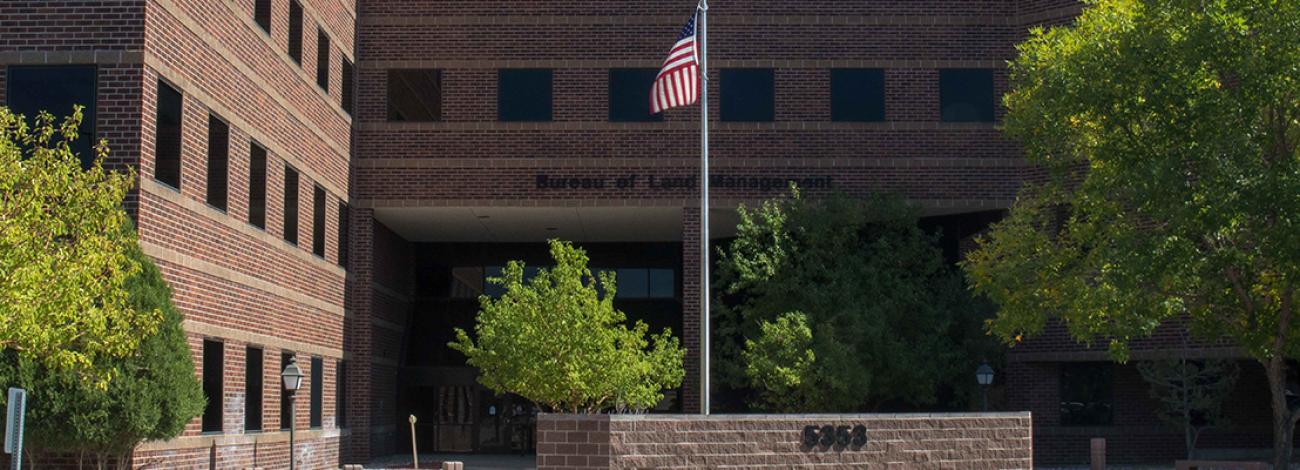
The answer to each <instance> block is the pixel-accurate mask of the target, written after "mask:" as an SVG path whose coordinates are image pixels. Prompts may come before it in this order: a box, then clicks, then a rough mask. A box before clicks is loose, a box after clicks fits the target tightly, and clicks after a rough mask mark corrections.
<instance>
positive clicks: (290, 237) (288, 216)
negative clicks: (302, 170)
mask: <svg viewBox="0 0 1300 470" xmlns="http://www.w3.org/2000/svg"><path fill="white" fill-rule="evenodd" d="M284 241H286V242H289V243H292V244H294V245H297V244H298V171H297V170H294V169H293V167H290V166H288V165H285V166H284Z"/></svg>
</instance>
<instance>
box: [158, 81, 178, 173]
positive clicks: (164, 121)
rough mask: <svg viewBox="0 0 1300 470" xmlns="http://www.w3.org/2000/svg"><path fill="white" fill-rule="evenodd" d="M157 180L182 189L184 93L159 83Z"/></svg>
mask: <svg viewBox="0 0 1300 470" xmlns="http://www.w3.org/2000/svg"><path fill="white" fill-rule="evenodd" d="M154 129H155V132H154V152H153V155H154V162H153V177H154V179H156V180H158V181H159V182H161V183H163V184H166V185H168V186H171V187H173V188H176V189H180V188H181V92H179V91H176V89H175V88H172V87H171V86H170V85H168V84H166V83H163V82H162V81H159V82H158V118H157V124H156V125H155V126H154Z"/></svg>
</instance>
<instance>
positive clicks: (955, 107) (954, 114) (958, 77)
mask: <svg viewBox="0 0 1300 470" xmlns="http://www.w3.org/2000/svg"><path fill="white" fill-rule="evenodd" d="M993 101H994V98H993V71H992V70H984V69H951V70H940V71H939V113H940V119H941V120H942V121H943V122H993Z"/></svg>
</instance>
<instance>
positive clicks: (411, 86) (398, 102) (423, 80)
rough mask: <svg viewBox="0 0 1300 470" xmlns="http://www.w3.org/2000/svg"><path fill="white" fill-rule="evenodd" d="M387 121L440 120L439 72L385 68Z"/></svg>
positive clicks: (440, 94)
mask: <svg viewBox="0 0 1300 470" xmlns="http://www.w3.org/2000/svg"><path fill="white" fill-rule="evenodd" d="M388 120H389V121H407V122H429V121H441V120H442V71H441V70H433V69H392V70H389V71H388Z"/></svg>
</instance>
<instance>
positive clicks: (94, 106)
mask: <svg viewBox="0 0 1300 470" xmlns="http://www.w3.org/2000/svg"><path fill="white" fill-rule="evenodd" d="M2 67H4V71H5V80H4V87H5V95H4V96H5V97H6V102H5V106H6V107H8V108H9V110H10V111H12V112H13V113H14V114H19V113H22V114H24V115H25V118H26V121H27V122H28V123H29V124H31V123H34V122H35V120H36V115H37V113H39V112H41V111H47V112H49V113H50V114H52V115H54V118H55V122H54V125H55V126H58V125H60V124H62V123H63V119H64V117H66V116H68V115H70V114H71V113H72V107H71V106H68V107H66V108H64V109H32V110H19V109H15V106H14V98H15V97H22V98H19V101H20V102H21V100H22V99H23V98H30V97H32V96H35V95H34V94H32V93H30V92H28V91H27V90H18V89H16V88H18V83H20V82H21V81H23V80H21V79H18V78H15V76H16V75H22V74H23V73H25V72H30V73H35V74H37V75H38V76H36V77H31V78H32V79H33V80H32V81H36V82H40V83H41V85H40V87H42V88H43V89H44V90H43V91H47V92H48V91H50V90H49V87H50V85H51V84H50V83H48V82H51V81H53V77H51V76H49V75H46V74H50V73H54V72H55V71H60V72H63V73H66V74H69V75H72V74H78V73H85V74H88V77H75V78H89V81H90V83H89V84H88V85H89V91H90V96H89V98H88V99H89V100H90V101H89V102H86V103H76V102H75V98H73V99H71V101H73V105H81V106H82V107H83V109H82V111H81V116H82V119H81V126H80V127H79V128H78V129H77V131H78V135H77V140H76V141H75V142H73V145H72V146H71V147H72V151H73V152H75V153H76V154H77V156H78V159H79V160H81V168H82V169H89V168H90V167H92V166H94V163H95V158H96V155H95V144H96V142H97V138H96V135H97V132H98V129H97V128H96V126H95V121H96V120H97V119H98V116H99V114H98V111H99V103H98V102H99V66H98V65H97V64H67V65H24V64H12V65H8V66H2ZM60 78H67V76H65V77H60ZM78 88H80V87H78ZM62 89H63V90H67V89H69V88H68V87H63V88H62ZM80 91H86V90H80ZM66 95H67V94H66V93H55V96H58V97H59V98H61V99H68V98H67V96H66ZM39 107H49V106H45V105H39Z"/></svg>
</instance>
